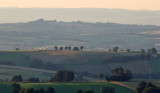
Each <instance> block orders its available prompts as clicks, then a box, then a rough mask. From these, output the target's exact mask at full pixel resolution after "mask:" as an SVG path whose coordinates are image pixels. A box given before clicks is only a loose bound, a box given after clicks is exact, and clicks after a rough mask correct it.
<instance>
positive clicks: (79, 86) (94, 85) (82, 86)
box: [0, 82, 135, 93]
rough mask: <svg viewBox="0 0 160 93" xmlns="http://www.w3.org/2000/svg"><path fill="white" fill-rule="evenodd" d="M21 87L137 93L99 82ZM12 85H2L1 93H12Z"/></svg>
mask: <svg viewBox="0 0 160 93" xmlns="http://www.w3.org/2000/svg"><path fill="white" fill-rule="evenodd" d="M20 84H21V87H27V88H28V87H31V88H35V89H38V88H41V87H43V88H46V87H48V86H51V87H54V88H55V90H56V93H75V91H76V90H83V91H85V90H86V89H92V90H94V93H100V88H101V87H104V86H112V87H114V88H115V92H116V93H135V92H134V90H131V89H129V88H126V87H123V86H120V85H116V84H112V83H99V82H87V83H85V82H84V83H20ZM10 85H11V83H1V84H0V92H2V93H12V92H11V86H10Z"/></svg>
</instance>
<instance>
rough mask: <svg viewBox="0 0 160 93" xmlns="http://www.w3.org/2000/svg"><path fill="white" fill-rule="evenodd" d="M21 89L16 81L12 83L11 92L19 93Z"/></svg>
mask: <svg viewBox="0 0 160 93" xmlns="http://www.w3.org/2000/svg"><path fill="white" fill-rule="evenodd" d="M20 90H21V86H20V85H19V84H17V83H13V84H12V92H13V93H19V92H20Z"/></svg>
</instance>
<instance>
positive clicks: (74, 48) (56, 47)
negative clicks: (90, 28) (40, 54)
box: [54, 46, 84, 51]
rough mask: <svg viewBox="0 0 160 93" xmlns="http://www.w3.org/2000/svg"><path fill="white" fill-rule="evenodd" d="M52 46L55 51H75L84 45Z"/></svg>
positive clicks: (81, 48)
mask: <svg viewBox="0 0 160 93" xmlns="http://www.w3.org/2000/svg"><path fill="white" fill-rule="evenodd" d="M54 48H55V50H56V51H58V50H75V51H76V50H81V51H82V50H83V49H84V46H80V47H71V46H65V47H63V46H61V47H58V46H55V47H54Z"/></svg>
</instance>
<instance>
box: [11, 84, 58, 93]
mask: <svg viewBox="0 0 160 93" xmlns="http://www.w3.org/2000/svg"><path fill="white" fill-rule="evenodd" d="M12 93H56V92H55V89H54V88H52V87H47V88H46V90H44V89H43V88H40V89H36V90H35V89H33V88H21V86H20V85H19V84H17V83H13V84H12Z"/></svg>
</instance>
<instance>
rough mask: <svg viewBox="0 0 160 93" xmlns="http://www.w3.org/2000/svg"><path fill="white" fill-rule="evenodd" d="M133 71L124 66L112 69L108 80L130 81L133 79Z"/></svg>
mask: <svg viewBox="0 0 160 93" xmlns="http://www.w3.org/2000/svg"><path fill="white" fill-rule="evenodd" d="M132 78H133V77H132V72H131V71H130V70H129V69H126V70H124V69H123V68H122V67H119V68H116V69H113V70H111V76H110V77H107V76H106V80H107V81H129V80H130V79H132Z"/></svg>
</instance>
